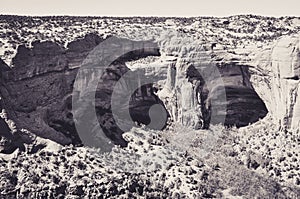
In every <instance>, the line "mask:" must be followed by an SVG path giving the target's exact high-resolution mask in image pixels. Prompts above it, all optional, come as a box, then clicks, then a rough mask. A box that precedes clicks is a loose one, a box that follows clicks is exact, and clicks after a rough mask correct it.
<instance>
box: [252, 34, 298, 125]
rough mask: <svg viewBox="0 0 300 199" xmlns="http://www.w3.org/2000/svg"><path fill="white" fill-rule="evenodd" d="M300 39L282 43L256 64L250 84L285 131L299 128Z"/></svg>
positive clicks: (290, 37) (256, 60) (267, 51)
mask: <svg viewBox="0 0 300 199" xmlns="http://www.w3.org/2000/svg"><path fill="white" fill-rule="evenodd" d="M299 49H300V37H299V34H297V35H293V36H286V37H283V38H281V39H279V40H278V41H277V42H276V43H275V44H274V45H273V47H272V48H270V49H266V50H264V51H262V52H261V53H260V54H259V55H258V56H257V58H256V59H255V60H254V63H253V65H254V68H252V69H251V73H252V78H251V82H252V84H253V86H254V88H255V90H256V91H257V92H258V94H259V95H260V97H261V98H262V99H263V100H264V102H265V104H266V106H267V108H268V110H269V112H270V113H271V115H272V116H273V118H274V119H275V121H276V123H277V124H278V125H280V126H281V127H282V128H283V129H286V130H298V129H299V126H300V109H299V108H300V99H299V94H300V91H299V86H300V81H299V77H300V50H299Z"/></svg>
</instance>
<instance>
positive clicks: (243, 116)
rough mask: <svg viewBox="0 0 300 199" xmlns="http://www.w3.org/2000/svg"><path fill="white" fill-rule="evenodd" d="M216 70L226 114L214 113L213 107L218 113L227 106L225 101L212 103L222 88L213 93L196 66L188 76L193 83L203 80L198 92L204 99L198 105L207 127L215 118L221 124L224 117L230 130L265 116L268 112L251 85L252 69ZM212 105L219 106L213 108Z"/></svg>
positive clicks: (230, 66) (225, 67) (233, 66)
mask: <svg viewBox="0 0 300 199" xmlns="http://www.w3.org/2000/svg"><path fill="white" fill-rule="evenodd" d="M217 67H218V70H219V73H220V78H222V81H223V83H224V85H222V86H224V89H225V93H226V102H225V103H226V111H225V112H223V111H220V112H218V113H213V112H212V110H213V108H215V110H220V109H222V108H219V107H218V106H220V107H221V106H224V104H222V103H223V102H221V103H212V102H211V100H212V99H216V100H217V99H218V95H221V94H222V93H221V92H222V91H221V89H216V90H214V87H213V88H212V89H211V90H214V91H213V92H212V91H211V90H209V89H208V87H207V86H206V84H207V82H205V81H204V79H203V78H202V76H201V74H200V72H199V71H198V70H196V68H195V67H194V66H190V67H189V68H188V70H187V77H188V79H189V81H190V82H193V81H195V80H196V81H200V84H199V87H198V88H197V92H198V93H200V96H201V100H200V102H199V101H198V103H200V105H201V110H202V117H203V120H204V123H205V125H204V128H208V126H209V124H210V123H211V117H212V115H213V117H215V118H214V121H222V118H225V121H224V125H225V126H228V127H230V126H237V127H243V126H247V125H249V124H252V123H254V122H256V121H258V120H259V119H261V118H263V117H265V116H266V115H267V113H268V110H267V108H266V106H265V104H264V102H263V101H262V99H261V98H260V97H259V96H258V94H257V93H256V92H255V90H254V88H253V87H252V85H251V82H250V73H249V70H248V68H249V66H247V65H238V64H235V63H227V64H224V65H222V66H220V65H219V66H217ZM217 86H219V85H216V88H217ZM212 104H214V106H216V107H211V105H212Z"/></svg>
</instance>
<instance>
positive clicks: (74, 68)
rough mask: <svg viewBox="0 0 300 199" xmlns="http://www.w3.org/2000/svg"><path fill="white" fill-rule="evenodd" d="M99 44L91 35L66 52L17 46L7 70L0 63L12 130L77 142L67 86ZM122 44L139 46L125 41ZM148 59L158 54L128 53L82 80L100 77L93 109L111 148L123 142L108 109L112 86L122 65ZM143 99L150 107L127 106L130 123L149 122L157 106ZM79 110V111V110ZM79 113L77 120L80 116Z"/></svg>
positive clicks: (39, 46) (123, 69) (53, 45)
mask: <svg viewBox="0 0 300 199" xmlns="http://www.w3.org/2000/svg"><path fill="white" fill-rule="evenodd" d="M101 41H103V39H102V38H100V37H99V36H97V35H87V36H86V37H85V38H83V39H79V40H77V41H74V42H71V43H70V44H69V45H68V46H67V49H64V48H63V47H61V46H59V45H58V44H56V43H54V42H49V41H46V42H34V43H33V44H32V46H33V47H32V48H27V47H25V46H20V47H19V48H18V52H17V54H16V56H15V58H14V59H13V66H14V67H13V68H12V69H9V68H8V67H7V66H4V65H3V66H2V65H1V75H2V76H3V78H2V79H3V80H4V81H3V82H2V84H1V87H0V91H1V96H2V98H3V103H4V104H5V109H6V111H7V115H8V117H9V118H10V119H12V120H13V121H14V122H15V124H16V126H17V129H27V130H29V131H30V132H32V133H34V134H35V135H38V136H40V137H43V138H47V139H50V140H53V141H55V142H57V143H60V144H64V145H65V144H71V143H72V144H75V145H80V144H81V143H82V140H81V138H80V137H79V135H78V133H77V129H76V125H75V122H74V118H73V112H74V110H73V109H72V100H73V99H74V98H73V97H74V96H73V94H74V92H73V86H74V81H75V79H76V76H77V73H78V69H79V68H80V66H81V64H82V62H83V60H84V59H86V57H87V55H88V54H89V53H90V52H91V51H92V50H93V48H95V47H96V46H97V45H98V44H99V43H100V42H101ZM126 42H127V43H129V44H133V43H139V42H135V41H130V40H126ZM148 55H159V51H158V50H148V51H147V50H143V49H141V50H139V51H137V52H131V53H128V54H126V55H124V56H122V57H120V58H119V59H118V60H116V61H115V62H114V63H112V65H111V66H110V67H109V69H107V70H106V71H105V72H104V73H103V74H102V77H101V76H97V73H94V74H93V76H92V77H87V79H88V80H89V81H99V79H100V78H102V79H103V81H102V84H101V83H100V84H99V86H98V90H97V93H96V110H97V115H98V119H99V123H100V125H101V127H102V129H103V130H104V132H105V135H106V136H107V137H108V138H109V139H111V141H112V142H113V143H114V144H118V145H122V146H125V145H126V141H125V140H124V139H123V138H122V136H121V134H122V133H123V131H122V130H120V129H118V128H117V125H116V124H115V122H114V118H113V116H112V114H111V110H110V109H111V108H110V105H109V104H110V96H111V93H112V91H113V86H114V84H115V83H116V82H117V80H118V79H119V78H120V77H121V76H122V74H123V73H125V72H127V71H129V69H128V68H127V67H126V65H125V64H124V63H125V61H127V60H132V59H138V58H139V57H143V56H148ZM85 79H86V78H85ZM147 87H149V88H151V87H152V86H151V85H148V86H147ZM81 92H82V93H85V94H87V95H88V94H89V93H88V92H86V91H81ZM124 92H126V91H124ZM81 95H82V94H81ZM149 95H150V96H152V100H150V102H151V103H150V104H135V103H134V101H133V102H132V103H133V104H135V105H134V106H133V108H130V111H131V114H132V115H133V118H135V119H134V120H138V122H141V123H144V124H147V123H149V118H148V117H149V116H148V112H147V109H148V110H149V107H151V105H153V104H155V103H157V102H158V98H157V97H155V95H154V93H153V92H151V93H150V94H149ZM81 110H82V111H83V112H84V108H81ZM79 112H80V111H79ZM83 112H82V116H85V114H83ZM141 116H143V117H141ZM83 121H85V120H83ZM87 122H88V121H87ZM4 128H5V126H4ZM92 129H93V126H91V129H90V130H92ZM87 130H88V129H87Z"/></svg>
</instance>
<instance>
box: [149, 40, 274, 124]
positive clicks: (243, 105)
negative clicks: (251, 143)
mask: <svg viewBox="0 0 300 199" xmlns="http://www.w3.org/2000/svg"><path fill="white" fill-rule="evenodd" d="M175 38H176V37H175ZM161 45H162V46H161V49H162V61H161V63H162V64H159V63H157V64H154V65H155V66H154V68H153V71H160V70H161V71H164V73H165V74H167V77H166V81H164V82H163V83H162V84H161V88H162V89H161V90H160V91H159V94H158V95H159V97H160V98H161V99H162V100H163V101H164V102H165V105H166V107H167V109H168V111H169V113H170V114H171V118H172V119H173V121H175V122H179V123H182V124H183V125H187V126H191V127H194V128H196V129H198V128H208V127H209V124H217V123H223V124H224V125H226V126H237V127H242V126H246V125H249V124H251V123H254V122H256V121H258V120H259V119H261V118H263V117H264V116H265V115H266V114H267V113H268V110H267V109H266V106H265V104H264V102H263V101H262V99H261V98H260V97H259V95H258V94H257V93H256V91H255V90H254V88H253V87H252V83H251V82H250V78H251V75H250V73H249V68H251V66H250V65H247V64H237V63H235V62H234V61H228V62H225V63H221V64H220V63H219V62H218V61H216V60H215V59H214V58H213V54H212V52H211V51H208V50H206V49H205V44H201V43H197V42H195V41H191V40H188V39H187V40H186V39H184V38H180V37H178V38H177V40H176V39H174V37H173V38H172V39H171V40H167V41H164V42H162V43H161ZM161 71H160V72H158V73H157V75H160V74H161V73H162V72H161Z"/></svg>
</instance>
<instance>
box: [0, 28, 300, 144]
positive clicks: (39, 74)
mask: <svg viewBox="0 0 300 199" xmlns="http://www.w3.org/2000/svg"><path fill="white" fill-rule="evenodd" d="M164 39H165V38H164ZM103 41H104V40H103V39H102V38H100V37H98V36H96V35H93V34H91V35H87V36H86V37H85V38H84V39H79V40H76V41H73V42H71V43H69V45H68V46H67V49H64V48H63V47H61V46H59V45H58V44H56V43H54V42H34V43H33V47H32V48H26V47H24V46H20V47H19V48H18V52H17V54H16V56H15V58H14V59H13V65H14V67H13V68H9V67H8V66H7V65H6V64H5V63H4V62H0V70H1V77H2V78H1V80H0V81H1V82H0V83H1V85H0V91H1V93H0V96H1V97H2V108H4V109H5V110H6V112H7V115H8V118H9V119H11V120H13V121H14V122H15V124H16V127H17V129H27V130H29V131H30V132H32V133H34V134H35V135H38V136H40V137H43V138H47V139H50V140H53V141H55V142H58V143H60V144H70V143H73V144H75V145H78V144H82V142H83V143H84V144H85V141H86V140H82V139H85V138H82V136H81V137H80V136H79V135H78V132H77V130H78V128H77V126H76V124H75V122H74V121H75V120H74V111H75V113H76V114H77V115H76V119H77V120H78V121H81V122H85V123H86V125H85V128H86V129H81V130H83V131H86V132H90V135H92V137H93V136H94V137H95V138H96V137H97V133H98V132H97V128H96V126H97V124H98V123H99V124H100V127H101V129H103V135H101V136H102V137H105V139H104V141H105V142H106V141H107V140H110V141H112V143H113V144H118V145H121V146H126V144H127V142H126V141H125V140H124V139H123V137H122V134H123V132H124V131H126V130H129V128H130V127H132V124H131V123H129V125H128V126H127V127H126V128H125V130H124V128H120V127H119V126H118V125H117V121H116V120H119V119H120V118H114V117H113V115H114V114H113V110H112V105H111V103H112V95H113V92H114V89H115V86H116V83H117V82H118V81H119V80H120V79H121V77H123V76H124V75H125V74H130V75H129V80H130V79H134V81H135V80H136V81H137V82H138V81H140V80H142V79H145V78H146V79H147V78H148V79H153V81H152V82H151V81H150V82H148V83H147V84H145V85H143V86H141V85H140V86H139V87H138V89H136V90H135V91H134V92H131V88H130V85H131V83H130V81H129V80H128V81H127V80H126V81H125V80H124V81H125V84H124V85H126V86H125V87H122V89H120V90H118V92H117V94H118V95H119V101H117V102H116V103H117V104H119V105H118V109H119V114H120V117H121V115H122V112H124V111H125V110H129V112H130V116H131V118H132V120H133V121H136V122H137V123H143V124H146V125H148V124H150V123H151V122H153V121H151V118H150V116H149V111H150V112H151V107H152V106H153V105H155V104H159V105H162V107H163V109H166V110H167V114H168V115H169V116H170V118H171V120H172V121H173V122H175V123H181V124H183V125H184V126H190V127H193V128H195V129H200V128H208V127H209V125H210V124H216V123H220V122H222V123H224V124H225V125H226V126H238V127H242V126H246V125H248V124H250V123H254V122H256V121H258V120H259V119H261V118H263V117H264V116H265V115H266V114H267V113H268V112H270V114H271V115H272V116H273V117H274V118H275V119H276V120H277V121H278V122H279V124H280V125H281V126H282V127H283V128H285V129H294V130H296V129H298V128H299V124H300V123H299V122H300V112H299V111H300V110H299V107H300V106H299V105H300V104H299V103H300V102H299V100H298V94H299V91H298V88H299V76H300V66H299V59H300V56H299V36H293V37H287V38H283V39H281V40H279V41H278V42H277V43H276V44H274V47H273V48H272V49H268V50H265V51H263V52H262V53H261V54H260V55H259V56H258V57H257V58H256V59H254V61H253V62H248V63H243V64H241V63H236V62H235V60H231V61H230V60H229V61H226V62H222V63H220V62H219V61H218V60H217V59H216V58H215V57H214V54H213V53H212V52H211V51H208V50H207V49H205V45H204V44H200V43H197V42H194V41H186V40H185V39H182V38H177V39H174V37H173V38H172V39H170V40H168V39H166V40H163V41H160V40H159V39H158V41H157V43H158V46H157V48H144V47H145V46H143V45H144V44H143V42H137V41H130V40H123V41H124V42H125V43H126V45H127V47H128V46H131V45H133V46H134V45H138V46H141V49H140V50H138V51H133V52H130V53H127V54H125V55H123V56H121V57H116V59H115V61H114V62H113V63H111V64H110V66H109V67H108V68H106V69H105V70H100V71H99V70H98V71H97V70H95V71H94V72H92V73H90V72H88V73H86V74H85V73H84V72H83V73H82V71H81V72H80V75H81V76H80V75H78V74H79V68H80V66H81V65H82V62H83V61H84V60H85V62H86V63H90V61H91V60H92V59H94V57H93V56H89V54H90V52H91V51H92V50H93V49H94V48H95V47H96V46H98V45H99V44H100V43H101V42H103ZM115 41H118V40H115ZM187 44H188V45H187ZM126 45H125V47H126ZM106 48H107V49H111V50H114V48H118V46H117V45H116V44H112V45H111V46H106ZM158 49H160V50H158ZM98 50H99V49H98ZM100 50H101V49H100ZM106 53H107V52H106ZM149 55H152V56H160V57H159V60H158V61H157V62H155V63H147V64H146V66H145V68H144V69H143V70H142V69H140V70H137V71H131V69H130V68H128V67H127V65H126V62H127V61H132V60H137V59H140V58H142V57H146V56H149ZM89 59H91V60H89ZM141 67H142V66H141ZM142 68H143V67H142ZM141 70H142V72H143V73H145V77H139V74H140V73H139V72H141ZM78 76H80V78H79V80H78V81H77V82H76V85H74V82H75V80H76V78H77V77H78ZM77 79H78V78H77ZM99 79H101V81H99ZM94 82H97V87H96V88H95V90H94V91H92V90H85V89H84V85H89V84H93V83H94ZM153 84H155V87H156V88H157V89H158V92H157V95H156V94H155V89H154V87H153ZM74 88H75V91H76V92H74ZM76 89H77V90H76ZM128 92H129V93H130V92H131V93H130V96H129V97H130V103H129V104H126V103H125V102H126V100H125V101H124V100H123V99H126V98H127V97H128V96H126V93H128ZM74 93H76V96H74ZM87 96H95V101H94V102H92V101H85V99H86V97H87ZM75 98H76V100H75V101H76V102H79V104H81V105H82V104H92V105H95V106H94V107H95V111H96V114H97V120H96V121H94V120H89V118H90V115H89V112H88V111H87V110H88V107H85V106H78V107H75V108H74V107H73V106H74V99H75ZM93 103H94V104H93ZM164 111H165V110H164ZM156 116H158V115H156ZM163 119H164V118H163V117H162V119H161V118H159V119H158V120H157V122H161V120H162V121H163V124H162V125H163V126H164V125H166V121H165V120H163ZM125 120H126V119H125ZM127 120H128V118H127ZM152 120H153V118H152ZM126 122H128V121H123V123H126ZM0 125H1V126H0V127H1V129H2V137H5V138H6V139H7V140H8V141H9V140H10V141H12V140H14V138H12V137H11V136H12V133H11V130H9V129H8V126H7V123H6V121H5V120H4V119H0ZM94 141H95V144H93V143H92V141H91V140H88V141H87V142H89V143H90V145H92V146H97V140H96V139H95V140H94ZM102 141H103V140H102ZM98 144H99V142H98Z"/></svg>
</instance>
